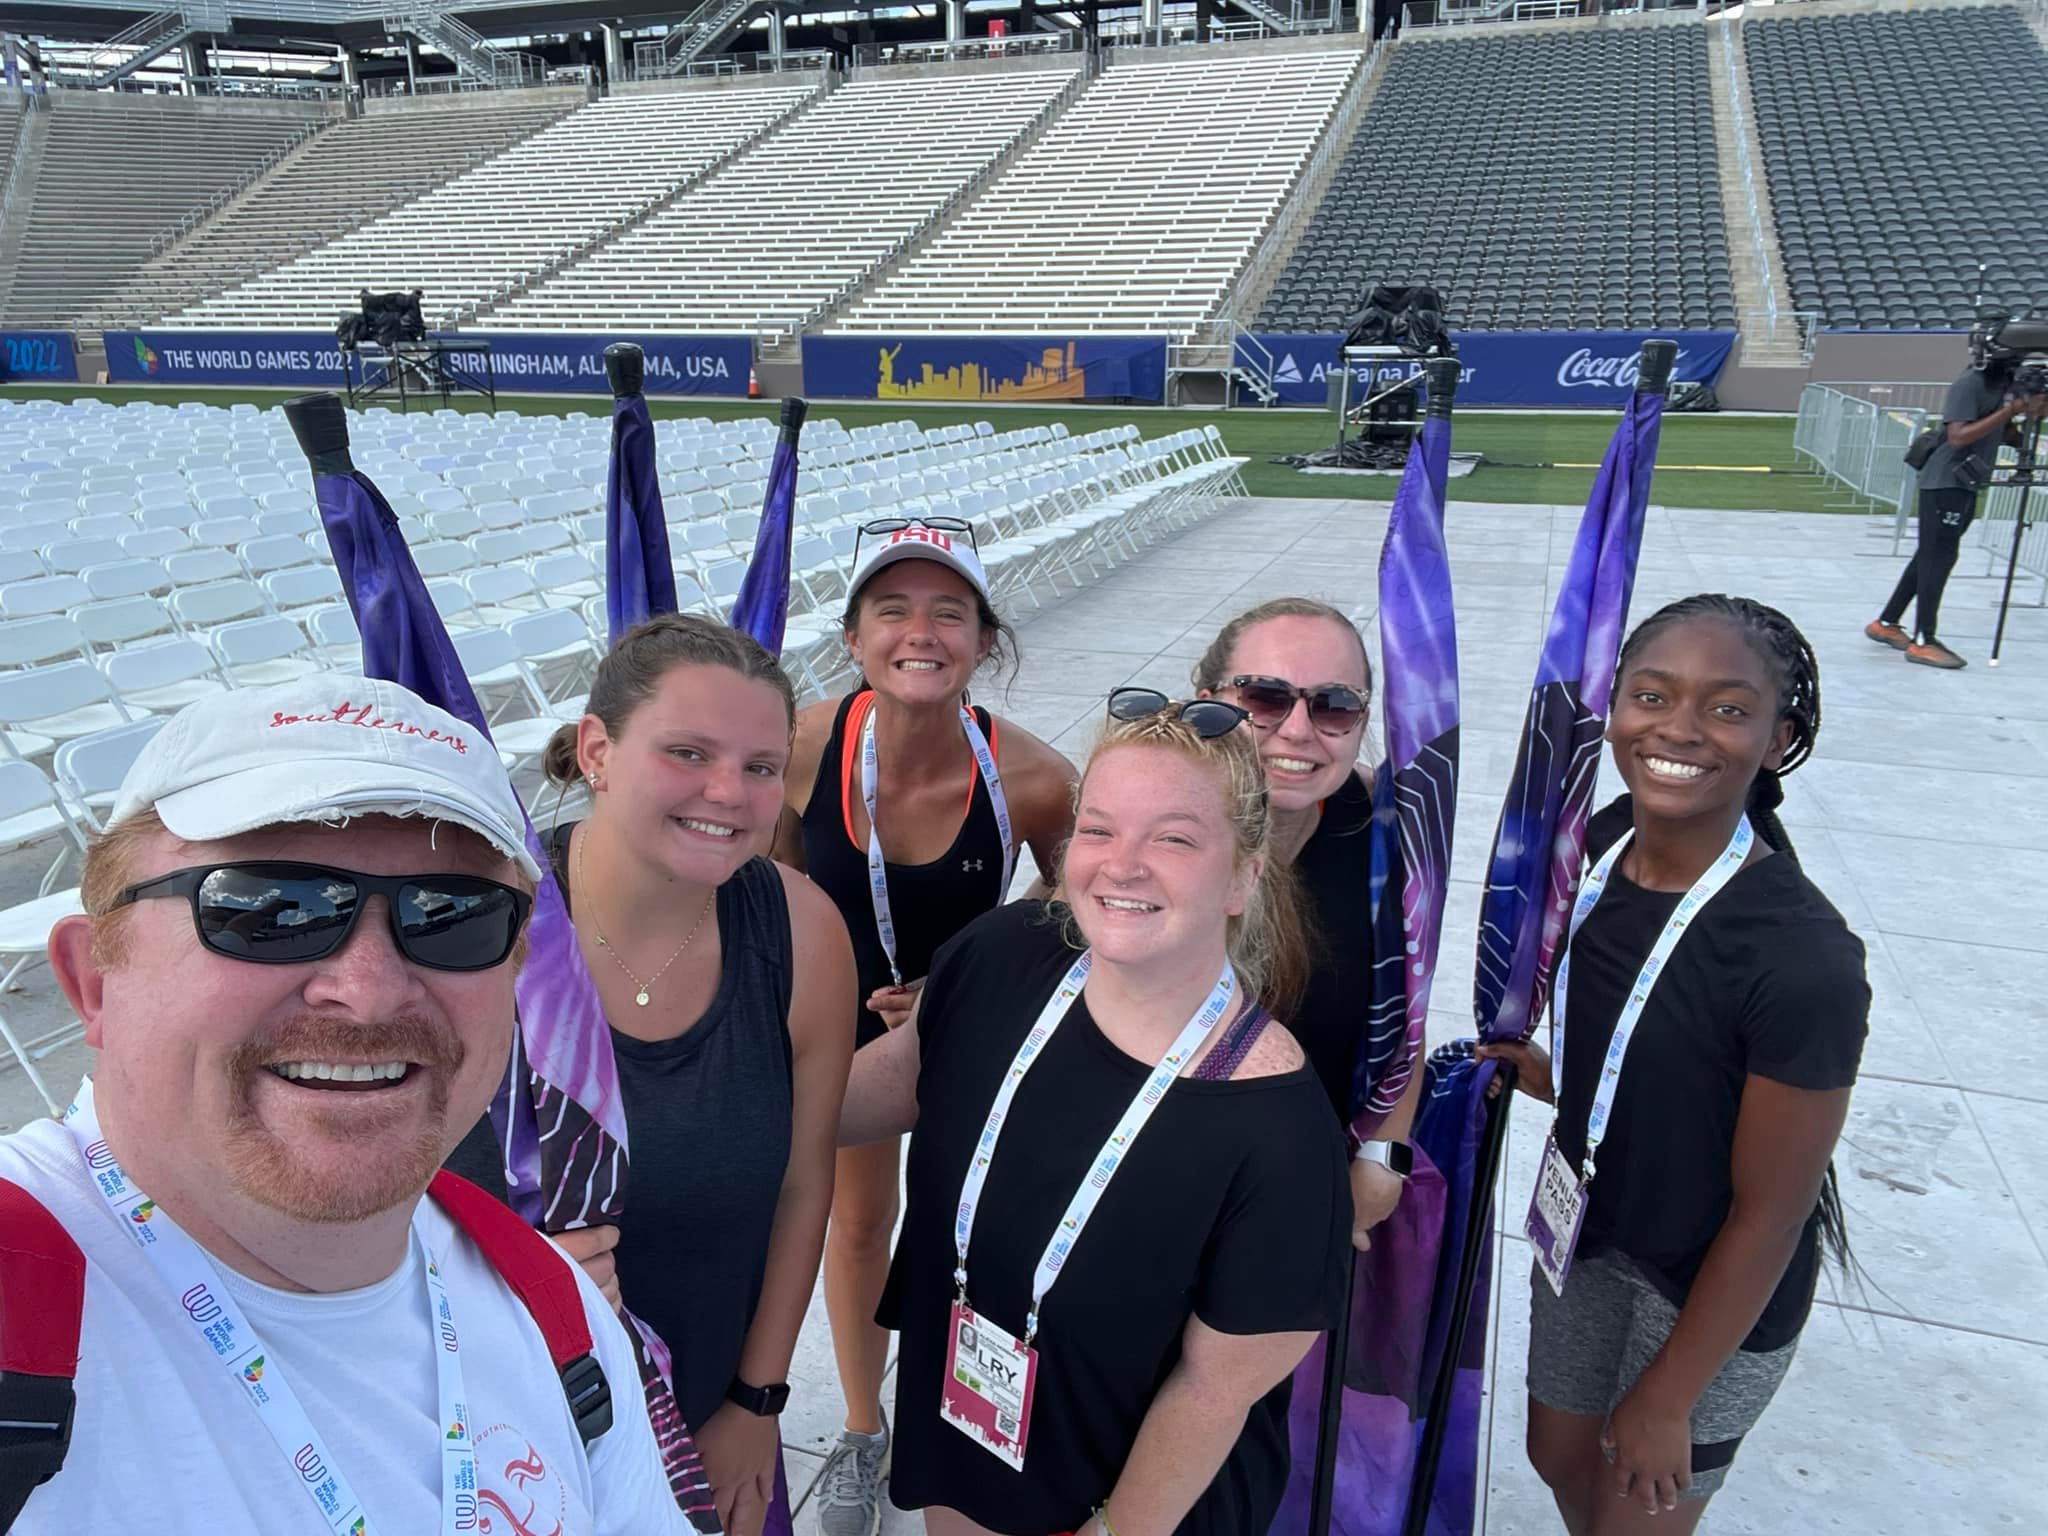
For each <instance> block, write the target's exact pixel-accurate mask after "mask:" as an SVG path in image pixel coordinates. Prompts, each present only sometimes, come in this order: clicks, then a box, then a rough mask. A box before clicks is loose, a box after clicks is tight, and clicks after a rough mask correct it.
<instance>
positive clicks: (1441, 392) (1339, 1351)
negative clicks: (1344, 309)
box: [1308, 357, 1462, 1536]
mask: <svg viewBox="0 0 2048 1536" xmlns="http://www.w3.org/2000/svg"><path fill="white" fill-rule="evenodd" d="M1422 372H1423V375H1424V377H1425V378H1426V379H1427V381H1428V383H1427V386H1426V400H1425V404H1424V408H1423V415H1424V418H1425V419H1427V418H1428V417H1431V416H1434V417H1437V418H1438V419H1440V420H1444V421H1448V420H1449V419H1450V415H1451V403H1452V401H1453V399H1454V398H1455V396H1456V395H1457V391H1458V381H1459V379H1460V377H1462V373H1461V369H1460V366H1459V363H1458V360H1457V359H1456V358H1454V357H1438V358H1432V359H1430V360H1429V361H1428V362H1427V363H1425V364H1423V368H1422ZM1416 443H1417V444H1418V445H1419V443H1420V439H1419V438H1418V439H1416ZM1409 451H1410V452H1414V451H1416V450H1415V447H1413V446H1411V448H1410V450H1409ZM1432 489H1433V490H1435V491H1436V493H1437V495H1438V498H1439V499H1441V496H1442V488H1441V487H1440V486H1432ZM1383 899H1385V900H1390V901H1398V900H1399V899H1400V897H1399V893H1398V892H1397V891H1395V890H1393V889H1391V888H1390V889H1389V890H1388V892H1387V893H1386V895H1385V897H1384V898H1383ZM1414 1069H1415V1070H1418V1071H1419V1070H1421V1064H1420V1063H1416V1064H1415V1068H1414ZM1357 1277H1358V1255H1357V1254H1356V1253H1355V1252H1354V1253H1353V1254H1351V1255H1350V1258H1349V1261H1348V1262H1347V1263H1346V1264H1345V1266H1344V1300H1343V1306H1342V1308H1341V1309H1340V1310H1339V1311H1338V1313H1337V1326H1336V1327H1334V1328H1332V1329H1331V1330H1330V1331H1329V1333H1328V1334H1326V1335H1325V1336H1324V1340H1323V1387H1322V1397H1321V1401H1320V1403H1319V1405H1318V1408H1319V1411H1318V1415H1317V1420H1316V1464H1315V1475H1314V1478H1313V1480H1312V1481H1311V1483H1310V1486H1309V1513H1308V1536H1329V1530H1330V1516H1331V1508H1332V1505H1333V1504H1334V1502H1335V1497H1336V1485H1337V1454H1338V1451H1337V1438H1338V1430H1339V1427H1340V1426H1341V1424H1342V1423H1343V1419H1344V1375H1345V1364H1346V1361H1347V1360H1348V1359H1349V1356H1350V1353H1351V1299H1352V1293H1353V1289H1354V1287H1355V1286H1356V1284H1357Z"/></svg>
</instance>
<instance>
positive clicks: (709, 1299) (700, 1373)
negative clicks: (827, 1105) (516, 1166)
mask: <svg viewBox="0 0 2048 1536" xmlns="http://www.w3.org/2000/svg"><path fill="white" fill-rule="evenodd" d="M569 832H570V828H569V827H560V828H558V829H556V830H555V831H554V832H553V833H552V834H551V835H550V837H549V839H548V853H549V856H550V859H551V861H552V862H553V864H554V866H555V878H556V880H557V881H558V883H559V884H560V885H561V888H562V896H563V899H564V900H567V899H568V894H569V881H568V876H567V872H566V868H565V865H564V860H565V858H566V855H567V850H568V847H569ZM718 936H719V963H720V971H719V980H718V992H717V995H716V996H714V997H713V998H712V1000H711V1005H710V1006H709V1007H708V1008H706V1009H705V1010H704V1013H703V1015H702V1017H700V1018H699V1019H698V1020H697V1022H696V1023H695V1024H694V1025H692V1026H691V1027H690V1028H689V1029H687V1030H685V1031H684V1032H683V1033H682V1034H680V1035H678V1036H676V1037H675V1038H674V1039H672V1040H636V1039H634V1038H633V1037H632V1036H630V1035H623V1034H620V1033H619V1032H618V1031H617V1030H616V1029H615V1030H613V1031H612V1032H611V1036H612V1053H613V1056H614V1058H615V1059H616V1060H617V1062H618V1068H619V1092H620V1094H621V1096H622V1098H623V1099H624V1101H625V1107H626V1136H627V1140H628V1142H629V1150H630V1154H631V1157H632V1173H631V1175H630V1177H629V1178H628V1180H627V1185H626V1212H625V1218H624V1220H623V1221H622V1222H621V1224H620V1228H619V1246H618V1248H617V1250H616V1254H615V1256H616V1259H617V1263H618V1272H619V1294H620V1295H622V1296H623V1297H624V1298H625V1300H626V1305H627V1306H629V1307H631V1308H632V1309H633V1312H634V1314H635V1315H636V1316H637V1317H639V1318H640V1319H641V1320H642V1321H643V1322H645V1323H647V1324H648V1326H650V1327H651V1328H653V1329H654V1331H655V1332H656V1333H658V1334H659V1335H660V1336H661V1337H662V1339H663V1341H664V1342H666V1343H667V1345H668V1347H669V1353H670V1354H671V1356H672V1357H673V1358H674V1364H675V1391H676V1404H677V1406H678V1407H679V1408H681V1410H682V1413H683V1419H684V1422H686V1423H689V1424H693V1425H696V1424H702V1423H703V1422H704V1421H705V1420H706V1419H708V1418H710V1416H711V1415H712V1414H713V1413H714V1412H716V1411H717V1409H718V1406H719V1404H721V1403H722V1402H724V1401H725V1389H726V1388H727V1387H728V1386H730V1385H731V1383H732V1379H733V1375H734V1373H735V1372H736V1371H737V1370H738V1368H739V1360H740V1349H741V1347H742V1346H743V1345H744V1344H745V1342H746V1337H747V1329H748V1328H749V1327H751V1326H752V1324H753V1320H754V1307H755V1305H756V1304H757V1303H758V1302H759V1300H760V1297H761V1280H762V1276H763V1274H764V1272H765V1271H766V1269H767V1263H768V1238H769V1234H770V1232H771V1230H772V1229H773V1227H774V1224H775V1207H776V1203H777V1202H778V1201H779V1200H780V1199H781V1196H782V1179H783V1174H784V1172H785V1171H786V1170H787V1168H788V1166H789V1147H790V1128H791V1125H792V1122H793V1114H792V1111H793V1105H794V1098H795V1087H794V1074H795V1052H794V1049H793V1048H792V1046H791V1045H790V1040H789V1004H790V995H791V991H792V987H793V985H794V959H793V949H792V944H791V939H790V930H789V899H788V895H787V893H786V892H785V891H784V890H783V888H782V876H781V875H780V874H779V873H778V872H777V870H776V867H775V865H774V864H773V863H772V862H771V861H770V860H768V859H750V860H748V861H747V862H746V863H745V864H742V865H741V866H740V867H739V869H738V871H737V872H735V873H734V875H733V876H732V878H731V879H729V880H727V881H726V882H725V884H723V885H721V886H720V887H719V888H718ZM448 1166H449V1168H451V1169H453V1170H454V1171H455V1172H456V1173H459V1174H461V1175H462V1176H463V1177H464V1178H466V1179H468V1180H470V1181H471V1182H473V1183H476V1184H481V1185H482V1186H483V1187H484V1188H485V1189H488V1190H489V1191H491V1193H493V1194H494V1195H497V1196H498V1197H499V1198H500V1199H501V1200H502V1199H503V1198H504V1196H505V1174H504V1166H503V1159H502V1154H501V1152H500V1150H499V1147H498V1140H497V1137H496V1136H495V1135H494V1134H493V1133H492V1130H491V1122H490V1117H489V1116H488V1115H486V1116H485V1117H484V1118H483V1119H482V1120H480V1121H478V1122H477V1124H476V1126H475V1128H474V1129H472V1130H471V1132H470V1133H469V1135H468V1136H466V1137H465V1138H464V1139H463V1141H462V1144H461V1145H460V1146H459V1147H457V1148H456V1149H455V1153H454V1155H453V1156H451V1157H450V1158H449V1159H448Z"/></svg>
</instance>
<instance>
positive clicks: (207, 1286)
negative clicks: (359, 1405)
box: [64, 1081, 477, 1536]
mask: <svg viewBox="0 0 2048 1536" xmlns="http://www.w3.org/2000/svg"><path fill="white" fill-rule="evenodd" d="M64 1123H65V1125H66V1126H68V1127H69V1128H70V1131H71V1136H72V1139H73V1140H74V1141H75V1142H76V1143H77V1146H78V1155H79V1157H80V1158H81V1159H82V1160H83V1161H84V1163H85V1168H86V1174H87V1176H88V1177H89V1178H90V1179H91V1180H92V1183H93V1187H94V1188H95V1189H97V1190H98V1191H99V1194H100V1199H101V1200H102V1201H104V1202H105V1204H106V1207H107V1210H108V1211H109V1212H110V1213H111V1214H112V1215H113V1217H114V1220H115V1221H116V1222H117V1223H119V1225H120V1227H121V1230H122V1231H124V1232H126V1233H127V1234H128V1236H129V1237H130V1239H132V1240H133V1241H134V1243H135V1245H136V1247H138V1248H140V1249H141V1250H142V1252H143V1253H144V1254H145V1255H146V1256H147V1257H148V1259H149V1262H150V1265H151V1266H152V1267H153V1268H154V1269H155V1270H156V1272H157V1277H158V1278H159V1279H160V1280H162V1281H163V1283H164V1286H165V1288H166V1289H167V1290H169V1291H170V1293H171V1294H172V1295H173V1296H175V1297H177V1299H178V1304H179V1306H180V1308H181V1309H182V1310H183V1311H184V1313H185V1316H186V1317H187V1318H188V1319H190V1321H191V1324H192V1328H193V1331H194V1332H195V1333H196V1334H197V1335H198V1336H199V1338H200V1339H201V1341H202V1342H203V1343H204V1344H205V1345H206V1347H207V1348H208V1349H210V1350H211V1351H212V1352H213V1355H214V1358H215V1359H216V1360H217V1361H218V1362H219V1363H220V1366H221V1368H222V1369H223V1370H225V1371H226V1372H227V1373H228V1374H229V1375H230V1376H231V1377H233V1378H234V1382H235V1385H236V1386H237V1387H238V1388H240V1389H241V1392H242V1394H243V1396H244V1397H246V1398H247V1399H248V1401H249V1405H250V1406H251V1407H252V1408H254V1409H255V1410H256V1416H257V1417H258V1418H259V1419H261V1420H262V1421H263V1427H264V1428H265V1429H266V1430H268V1431H269V1432H270V1437H271V1439H273V1440H274V1441H276V1442H277V1448H278V1450H279V1451H281V1452H282V1453H283V1454H284V1458H285V1460H286V1461H288V1462H290V1463H291V1468H292V1475H293V1477H294V1478H295V1479H296V1480H297V1481H298V1484H299V1486H300V1487H302V1488H304V1489H305V1490H306V1496H307V1497H308V1498H310V1499H311V1500H312V1501H313V1505H314V1507H315V1508H316V1509H318V1510H319V1512H320V1519H321V1520H322V1522H323V1523H325V1525H326V1526H327V1528H328V1529H329V1530H331V1531H334V1532H337V1533H339V1536H367V1533H368V1531H369V1529H370V1527H369V1517H368V1515H367V1513H366V1512H365V1511H364V1509H363V1505H362V1502H361V1500H359V1499H358V1498H357V1497H356V1495H355V1492H354V1490H353V1489H351V1488H350V1487H349V1484H348V1480H347V1478H345V1477H344V1476H343V1475H342V1472H341V1468H340V1465H339V1463H338V1462H337V1461H336V1459H335V1457H334V1455H333V1453H332V1452H330V1451H329V1450H328V1449H327V1446H326V1443H325V1441H323V1440H322V1438H321V1436H320V1432H319V1431H318V1430H316V1429H315V1428H314V1427H313V1421H312V1420H311V1419H310V1418H308V1417H307V1415H306V1410H305V1408H304V1407H303V1406H302V1405H301V1404H300V1402H299V1399H298V1395H297V1394H296V1393H294V1392H293V1391H292V1388H291V1384H290V1383H289V1382H288V1381H286V1379H285V1374H284V1368H283V1366H282V1364H281V1363H280V1362H279V1361H277V1360H275V1359H273V1358H271V1357H270V1354H269V1350H268V1348H267V1346H265V1344H264V1342H263V1339H262V1336H261V1335H259V1334H258V1333H257V1332H256V1329H255V1327H254V1326H253V1325H252V1324H251V1323H250V1322H249V1319H248V1317H247V1316H246V1315H245V1314H244V1313H243V1311H242V1309H241V1307H240V1306H239V1305H238V1304H237V1303H236V1301H235V1298H234V1295H233V1293H232V1292H231V1291H230V1290H229V1289H228V1287H227V1285H226V1284H225V1283H224V1282H223V1281H222V1280H221V1277H220V1271H219V1269H218V1268H217V1267H216V1266H215V1264H214V1262H213V1260H212V1259H211V1258H209V1257H208V1256H207V1254H206V1252H205V1250H204V1249H202V1248H201V1247H200V1246H199V1245H198V1244H197V1243H195V1242H194V1241H192V1239H191V1238H190V1237H188V1236H186V1235H185V1233H184V1232H182V1231H181V1230H179V1228H178V1225H177V1223H175V1222H173V1221H172V1220H171V1218H170V1217H169V1216H167V1215H166V1214H165V1213H164V1212H163V1211H161V1210H159V1209H157V1207H156V1203H155V1202H154V1201H152V1200H151V1199H150V1198H149V1197H148V1196H147V1195H145V1194H144V1193H143V1192H142V1191H141V1190H139V1189H137V1188H136V1187H135V1185H134V1184H133V1183H131V1182H130V1181H129V1178H128V1176H127V1174H125V1173H123V1172H122V1171H121V1165H120V1164H119V1163H118V1162H116V1161H115V1159H114V1154H113V1151H112V1149H111V1148H109V1147H108V1146H107V1143H106V1141H105V1139H104V1138H103V1137H102V1136H101V1135H100V1123H99V1116H98V1114H96V1113H95V1112H94V1110H93V1103H92V1084H91V1082H90V1081H87V1082H85V1083H84V1084H82V1085H81V1086H80V1087H79V1090H78V1097H77V1098H76V1099H75V1100H74V1101H73V1103H72V1105H71V1107H70V1108H69V1109H68V1110H66V1111H65V1114H64ZM413 1235H414V1237H415V1238H417V1239H418V1242H419V1249H420V1255H421V1258H422V1261H423V1263H424V1265H425V1267H426V1280H427V1299H428V1302H429V1305H430V1307H431V1309H432V1311H433V1330H434V1342H435V1343H436V1345H437V1346H438V1348H436V1349H435V1351H434V1376H435V1384H436V1387H437V1388H438V1396H439V1399H440V1408H439V1411H440V1432H441V1440H440V1445H441V1530H442V1532H443V1533H444V1536H450V1533H454V1532H458V1531H465V1530H473V1529H475V1527H476V1520H477V1500H476V1452H475V1450H474V1448H473V1447H472V1445H471V1442H470V1432H469V1405H468V1403H467V1402H466V1401H464V1398H463V1389H462V1360H461V1341H460V1339H459V1338H458V1336H457V1334H456V1331H455V1313H454V1309H453V1307H451V1306H450V1305H449V1301H448V1288H447V1286H446V1285H444V1284H443V1283H442V1280H441V1271H440V1268H439V1267H438V1266H437V1265H436V1264H435V1262H434V1256H433V1254H432V1252H431V1251H430V1250H429V1249H428V1247H427V1240H426V1231H425V1229H424V1226H423V1225H422V1222H421V1219H420V1217H419V1216H418V1215H417V1214H416V1215H415V1216H414V1217H413Z"/></svg>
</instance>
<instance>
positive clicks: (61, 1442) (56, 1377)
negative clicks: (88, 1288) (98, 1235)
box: [0, 1179, 85, 1531]
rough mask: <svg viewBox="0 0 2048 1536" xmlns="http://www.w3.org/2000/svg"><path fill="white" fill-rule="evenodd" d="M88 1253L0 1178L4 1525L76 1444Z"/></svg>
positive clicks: (0, 1506)
mask: <svg viewBox="0 0 2048 1536" xmlns="http://www.w3.org/2000/svg"><path fill="white" fill-rule="evenodd" d="M84 1313H85V1255H84V1254H82V1253H80V1252H79V1251H78V1244H76V1243H74V1242H73V1241H72V1240H71V1234H70V1233H68V1232H66V1231H65V1230H64V1228H63V1227H62V1226H61V1225H60V1224H59V1223H58V1221H57V1218H56V1217H54V1216H52V1215H51V1214H50V1213H49V1211H47V1210H46V1209H44V1207H43V1203H42V1202H41V1201H40V1200H38V1199H36V1197H35V1196H34V1195H31V1194H30V1193H29V1192H28V1191H27V1190H25V1189H23V1188H22V1187H21V1186H20V1185H18V1184H11V1183H9V1182H8V1181H7V1180H5V1179H0V1531H5V1530H7V1529H8V1528H9V1527H10V1526H12V1525H13V1524H14V1518H15V1516H17V1515H19V1514H20V1513H21V1508H22V1506H23V1505H24V1504H26V1503H27V1502H28V1496H29V1495H30V1494H31V1493H33V1492H35V1490H36V1489H37V1488H39V1487H41V1486H42V1485H43V1484H44V1483H46V1482H48V1481H49V1480H50V1479H51V1478H52V1477H55V1476H56V1475H57V1469H58V1468H60V1467H62V1466H63V1465H64V1455H65V1452H67V1451H68V1450H70V1449H71V1419H72V1413H73V1410H74V1409H75V1408H76V1407H77V1402H78V1399H77V1394H76V1393H75V1392H74V1391H73V1390H72V1385H71V1379H72V1377H73V1376H75V1375H76V1374H77V1373H78V1328H79V1323H80V1321H81V1319H82V1318H83V1316H84Z"/></svg>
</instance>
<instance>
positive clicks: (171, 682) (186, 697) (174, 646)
mask: <svg viewBox="0 0 2048 1536" xmlns="http://www.w3.org/2000/svg"><path fill="white" fill-rule="evenodd" d="M296 627H297V626H294V628H296ZM100 670H101V671H102V672H104V673H106V674H107V681H108V682H110V683H112V684H113V685H114V688H115V690H116V691H117V692H118V693H119V694H120V696H121V698H122V700H123V701H124V702H126V703H128V704H131V705H133V706H134V707H136V708H137V709H148V710H159V709H161V710H177V709H183V708H184V707H185V706H186V705H187V704H195V703H197V702H198V701H199V700H201V699H207V698H211V697H213V695H215V694H216V693H222V692H225V691H226V689H227V683H226V682H225V681H224V680H223V679H222V677H221V675H220V668H219V666H218V665H217V664H216V663H215V661H214V658H213V652H211V651H209V650H208V649H207V648H206V647H205V646H203V645H201V644H200V643H199V642H198V641H197V640H194V639H193V638H192V637H191V636H189V635H166V636H164V638H162V639H161V640H145V641H141V642H138V643H136V644H131V645H124V646H121V647H120V648H119V649H117V650H114V651H112V652H109V653H108V654H107V655H105V656H103V657H101V658H100Z"/></svg>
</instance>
